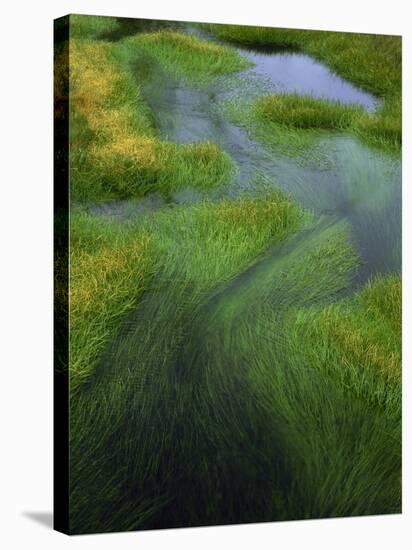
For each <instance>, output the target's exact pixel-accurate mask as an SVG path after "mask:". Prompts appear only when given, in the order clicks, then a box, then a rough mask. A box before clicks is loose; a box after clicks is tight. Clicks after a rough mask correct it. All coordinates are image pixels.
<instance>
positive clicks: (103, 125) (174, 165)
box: [70, 16, 245, 203]
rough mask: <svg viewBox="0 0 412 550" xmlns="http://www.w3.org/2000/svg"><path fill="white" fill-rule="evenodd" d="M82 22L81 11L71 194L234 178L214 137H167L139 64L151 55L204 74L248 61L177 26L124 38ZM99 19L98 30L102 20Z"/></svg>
mask: <svg viewBox="0 0 412 550" xmlns="http://www.w3.org/2000/svg"><path fill="white" fill-rule="evenodd" d="M79 21H83V20H82V19H81V16H77V19H75V23H74V25H73V29H72V40H71V44H70V91H71V94H70V109H71V110H70V113H71V120H70V124H71V143H70V145H71V158H70V161H71V198H72V199H73V200H74V201H80V202H84V203H91V202H98V201H102V200H111V199H116V198H120V199H126V198H130V197H139V196H143V195H145V194H147V193H150V192H154V191H160V192H161V193H163V194H164V195H166V196H170V195H171V194H173V192H175V191H177V190H179V189H183V188H186V187H190V188H200V189H205V188H210V187H216V186H218V185H221V184H222V183H224V182H225V181H227V180H228V179H229V177H230V175H231V173H232V170H233V167H232V163H231V161H230V159H229V157H228V156H227V155H226V154H225V153H224V152H223V151H222V150H221V149H219V148H218V147H217V145H215V144H214V143H211V142H204V143H193V144H182V145H179V144H176V143H172V142H167V141H163V140H162V139H160V138H159V136H158V135H157V133H156V129H155V128H154V125H153V119H152V117H151V113H150V110H149V109H148V107H147V105H146V102H145V100H144V97H143V94H142V92H141V86H139V84H137V83H136V80H135V77H134V76H133V72H132V64H133V62H135V61H136V60H138V59H139V58H143V57H144V58H147V56H148V55H150V56H151V59H152V62H153V63H156V62H158V63H160V64H162V65H164V66H165V67H167V68H168V70H169V72H170V74H173V75H176V76H179V78H192V77H194V75H195V74H196V71H199V67H200V68H201V72H198V73H197V74H201V75H202V77H203V78H212V77H214V76H216V75H218V74H222V73H224V72H227V71H233V70H239V69H240V68H243V67H244V64H245V62H244V60H242V58H241V57H240V56H238V55H237V54H236V53H234V52H232V51H231V50H230V49H228V48H224V47H221V46H215V45H211V44H209V43H207V42H203V41H201V40H199V39H197V38H194V37H189V36H184V35H180V34H178V33H173V32H169V31H160V32H156V33H152V34H144V33H143V34H139V35H138V36H137V37H131V38H129V39H127V40H125V41H124V42H122V43H118V44H117V43H109V42H104V41H101V40H100V41H99V40H94V39H89V38H82V36H85V35H87V32H86V30H87V29H88V27H87V24H88V23H87V24H86V23H81V24H80V25H79ZM92 23H93V24H92V31H91V34H92V35H93V33H94V32H96V33H97V30H96V31H94V29H95V27H96V28H97V29H98V30H99V31H101V29H102V24H101V22H100V19H99V20H98V21H97V22H96V21H95V20H94V19H93V21H92ZM97 23H99V24H97ZM140 85H141V82H140Z"/></svg>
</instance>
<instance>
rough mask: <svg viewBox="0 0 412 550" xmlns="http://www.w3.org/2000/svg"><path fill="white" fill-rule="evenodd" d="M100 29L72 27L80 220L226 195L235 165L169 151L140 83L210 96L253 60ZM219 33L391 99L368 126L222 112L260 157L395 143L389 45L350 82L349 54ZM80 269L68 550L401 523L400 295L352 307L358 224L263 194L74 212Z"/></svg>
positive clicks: (377, 283) (381, 181)
mask: <svg viewBox="0 0 412 550" xmlns="http://www.w3.org/2000/svg"><path fill="white" fill-rule="evenodd" d="M76 17H77V16H76ZM110 25H111V23H110V24H109V22H108V21H103V18H92V19H89V18H87V21H86V20H85V19H84V18H79V19H78V20H77V19H74V27H73V34H72V42H71V52H70V53H71V56H70V57H71V83H70V84H71V107H72V109H71V140H72V141H71V146H72V155H71V163H72V164H71V176H72V181H71V198H72V200H73V202H75V203H85V204H86V205H88V204H89V203H97V202H100V201H102V200H114V199H129V198H132V197H141V196H143V195H145V194H148V193H151V192H153V191H156V192H161V193H162V194H163V195H165V196H166V197H170V195H172V194H173V192H174V191H177V190H179V189H182V188H185V187H188V188H192V189H193V188H194V189H196V188H198V189H205V188H208V187H216V186H218V185H222V184H223V183H224V182H225V181H227V179H228V178H229V177H230V175H231V173H232V169H233V167H232V164H231V162H230V159H229V157H228V156H226V154H225V153H224V152H223V151H222V150H221V149H219V148H218V147H217V146H216V145H214V144H213V143H195V144H187V145H180V144H176V143H173V142H167V141H164V140H162V139H160V137H159V136H158V134H157V132H156V128H155V126H154V122H153V113H151V111H150V109H149V108H148V106H147V103H146V101H145V98H144V94H143V91H142V88H141V87H140V85H139V82H137V83H136V80H135V77H134V75H133V71H134V69H133V67H135V65H134V63H135V62H136V61H139V60H143V61H144V62H148V63H149V64H153V65H156V64H158V65H159V66H160V67H161V68H162V71H164V72H166V74H168V75H170V78H173V79H179V80H181V81H183V82H184V83H185V85H191V86H201V85H203V83H205V82H207V81H208V80H210V79H212V78H215V77H217V76H219V75H222V74H227V73H230V72H233V71H237V70H240V69H241V68H244V67H245V66H246V65H245V62H244V60H242V58H240V57H239V56H238V55H237V54H236V53H234V51H233V50H231V49H230V48H226V47H224V46H221V45H217V44H210V43H208V42H204V41H202V40H199V39H197V38H194V37H191V36H185V35H183V34H178V33H175V32H170V31H161V32H156V33H151V34H148V33H141V34H139V35H136V36H133V37H130V38H127V39H124V40H121V41H120V42H117V43H114V42H113V43H110V42H105V41H103V40H99V37H101V36H102V34H103V35H105V34H107V33H109V34H110V33H111V32H112V31H116V32H117V30H118V29H117V28H113V29H111V28H110ZM219 29H223V30H224V29H226V30H225V32H226V34H227V36H224V38H230V39H231V40H241V39H243V40H244V41H247V40H250V41H251V42H250V43H251V44H256V43H260V44H261V45H265V46H267V45H268V41H269V42H270V41H272V42H271V45H277V46H278V47H283V48H297V49H303V50H304V51H308V52H309V53H311V54H312V55H316V56H318V57H319V58H322V56H323V58H322V59H323V60H324V61H326V62H328V63H329V64H330V65H331V66H333V63H335V64H336V67H335V66H334V68H335V70H339V71H340V72H341V74H344V71H345V70H347V73H348V74H344V76H346V77H347V78H350V79H351V80H353V81H356V78H358V79H359V80H358V83H359V84H362V85H363V86H364V87H365V88H367V86H368V85H367V84H366V82H367V81H368V79H370V82H372V80H373V79H372V74H374V75H375V76H374V79H375V80H376V84H375V89H374V91H375V93H379V94H380V95H381V96H382V97H384V99H385V102H384V105H383V107H382V113H381V114H379V115H376V116H373V117H371V116H370V115H367V114H366V113H364V112H363V111H361V110H360V109H357V108H352V107H345V106H342V105H338V104H335V103H330V102H323V101H319V100H314V99H308V98H297V97H296V96H281V97H278V96H276V97H268V98H259V99H257V100H256V103H255V104H254V105H253V106H250V105H248V106H245V105H243V104H241V103H238V104H236V100H235V101H233V102H232V104H231V105H230V106H229V107H228V110H229V111H230V110H231V116H232V118H234V119H237V121H238V122H239V123H241V124H245V125H246V126H250V127H253V131H254V132H255V133H256V134H255V135H256V136H257V137H258V138H259V139H262V140H267V141H268V142H269V143H271V144H272V145H273V144H275V143H277V145H278V146H279V145H280V146H281V147H283V148H284V150H285V151H289V154H292V155H293V154H295V153H296V152H299V154H300V155H305V154H308V155H309V156H311V155H312V156H313V155H314V154H316V151H315V149H316V139H315V138H317V137H319V136H321V135H326V134H322V133H321V132H322V131H323V130H325V131H328V132H329V131H330V130H336V131H340V130H345V131H347V130H352V131H355V128H356V131H357V132H358V133H359V134H360V133H361V132H363V136H364V137H365V139H368V140H371V142H373V141H374V142H375V143H378V144H380V146H383V147H386V148H387V147H388V143H389V142H390V141H391V140H392V141H394V140H395V141H396V139H397V136H398V126H397V123H396V117H397V116H398V110H399V105H397V104H396V97H397V96H396V93H395V92H394V93H392V91H393V90H395V88H396V86H395V84H394V82H395V81H396V78H395V76H396V75H395V73H396V70H397V69H396V67H395V66H393V67H390V66H389V65H390V64H389V62H388V61H387V60H386V58H385V56H383V54H382V52H386V53H387V54H388V59H389V60H392V61H393V62H395V60H396V51H397V49H396V48H398V46H397V42H396V40H395V39H393V40H392V39H390V40H389V41H388V42H387V41H385V40H383V41H382V44H381V43H380V42H379V41H376V40H375V39H374V40H372V39H369V38H368V39H364V38H363V37H362V36H361V35H356V36H354V37H352V38H353V43H354V44H355V46H356V48H357V50H358V52H357V54H356V55H357V56H358V57H356V56H355V54H354V53H353V52H351V55H352V58H353V59H356V61H357V63H352V64H353V65H356V66H355V67H354V68H353V69H352V72H351V73H350V71H349V69H348V68H346V69H345V67H346V64H348V63H349V58H348V59H346V56H347V55H348V54H347V53H346V51H343V50H345V48H349V49H350V47H351V46H350V43H349V41H348V38H347V35H343V34H342V35H341V34H339V35H337V36H335V35H334V33H325V34H324V33H316V32H312V31H310V32H308V33H306V34H305V33H304V32H303V33H302V31H284V32H278V31H279V30H277V29H274V30H273V29H261V30H259V31H257V30H254V31H250V30H248V29H250V28H241V29H240V30H239V31H236V32H238V36H239V37H240V38H236V36H235V35H233V34H231V32H232V31H231V27H230V28H229V27H225V26H224V27H220V26H219ZM229 31H230V32H229ZM215 32H217V31H216V29H215ZM219 32H220V31H219ZM299 36H300V38H299ZM357 36H360V38H359V39H358V38H357ZM242 37H243V38H242ZM342 37H343V38H342ZM275 39H276V40H275ZM369 40H370V43H369ZM276 41H277V44H275V42H276ZM372 44H373V46H374V48H375V49H376V50H378V54H377V58H378V59H379V62H380V63H381V64H383V65H384V66H383V67H381V66H380V65H379V64H377V63H375V58H373V60H371V61H370V66H368V69H367V70H365V71H364V72H365V73H366V74H364V75H361V73H362V63H366V61H367V54H368V55H369V54H370V53H371V52H372V49H373V48H372ZM390 44H392V46H390ZM327 45H328V46H329V50H328V48H326V46H327ZM391 48H392V50H393V51H392V50H391ZM315 50H316V51H318V54H316V53H315ZM381 54H382V55H381ZM327 56H329V60H328V59H327ZM391 56H392V57H391ZM349 57H350V56H349ZM345 60H346V61H345ZM339 63H341V64H342V70H340V69H339V68H338V67H337V66H338V65H339ZM143 64H144V63H143ZM349 73H350V74H349ZM138 74H139V78H140V79H142V78H144V73H138ZM199 74H200V76H199ZM385 75H386V76H385ZM361 76H362V78H363V79H364V82H363V83H362V82H360V79H361ZM140 84H141V82H140ZM379 86H380V87H381V89H380V91H378V88H379ZM385 86H386V87H385ZM372 91H373V90H372ZM62 93H63V92H62ZM392 102H393V103H392ZM394 121H395V122H394ZM392 123H394V124H392ZM374 124H377V125H379V129H377V128H376V127H375V126H374ZM384 128H385V131H384ZM394 148H396V147H395V146H394ZM309 149H310V151H309ZM339 158H340V161H341V162H343V163H345V159H348V162H349V163H350V166H347V167H345V166H344V167H343V168H344V170H343V172H342V174H343V175H342V184H343V185H342V193H344V194H345V196H346V194H347V197H348V201H352V202H356V203H357V204H362V205H363V207H364V212H365V219H366V216H367V214H368V208H369V209H370V210H371V211H373V212H375V211H377V205H381V204H384V203H385V202H386V200H387V194H386V185H385V184H386V175H382V174H379V166H380V165H378V167H375V168H374V170H375V172H373V171H372V172H371V171H370V170H366V173H367V178H372V179H373V180H374V181H373V182H372V183H373V184H374V186H375V187H374V188H375V193H374V197H372V198H370V197H369V198H368V196H367V192H368V190H370V180H369V179H367V178H366V177H365V162H366V161H365V158H364V157H363V156H362V158H360V159H357V158H356V157H355V156H354V151H353V150H352V149H348V151H347V155H346V157H345V156H343V157H342V156H340V157H339ZM371 174H372V175H371ZM375 175H376V176H377V177H375ZM359 178H360V179H359ZM262 189H263V188H262ZM322 199H323V197H322ZM319 200H320V199H319ZM368 223H369V222H368ZM381 225H382V224H381ZM70 247H71V248H70V285H71V287H70V324H71V332H70V383H71V388H70V389H71V402H70V423H71V425H70V440H71V441H70V531H71V532H72V533H87V532H96V531H103V532H104V531H113V530H131V529H143V528H144V529H148V528H156V527H183V526H196V525H212V524H221V523H239V522H256V521H274V520H290V519H304V518H316V517H335V516H353V515H367V514H385V513H396V512H399V510H400V505H401V504H400V474H401V472H400V469H401V468H400V467H401V453H400V443H401V434H400V431H401V430H400V427H401V426H400V416H401V414H400V405H401V380H400V357H401V335H400V326H401V300H400V298H401V285H400V277H399V275H397V274H393V275H388V276H386V277H377V278H376V279H374V280H372V281H370V282H369V283H368V284H367V285H365V286H364V287H363V288H362V289H360V290H359V291H358V292H357V293H356V294H354V295H352V294H351V293H350V292H351V287H352V284H353V279H354V276H355V274H356V270H357V267H358V264H359V262H360V258H359V257H358V254H357V252H356V250H355V249H354V246H353V243H352V235H351V230H350V225H349V224H348V223H346V222H345V221H343V220H341V221H336V220H334V219H331V217H322V218H320V219H317V220H315V218H314V216H313V214H312V213H310V212H307V211H304V210H303V209H302V208H300V207H299V206H298V205H297V204H295V203H293V202H292V201H291V200H290V199H289V198H288V197H287V196H285V195H284V194H282V193H280V192H270V193H269V192H268V189H267V188H266V189H265V190H264V192H263V190H262V194H261V195H259V196H255V197H253V198H251V197H246V196H244V197H240V198H237V199H233V198H232V199H229V198H228V199H224V200H220V201H219V202H212V201H203V202H199V203H197V204H195V205H191V206H172V205H170V206H166V207H163V208H161V209H158V210H153V211H146V212H144V213H139V214H138V215H136V216H135V217H132V218H130V219H128V220H122V219H119V218H118V219H114V218H110V217H108V216H103V215H95V216H93V215H91V214H89V213H87V211H86V210H83V209H80V208H79V206H77V208H76V209H75V210H74V211H73V212H72V214H71V219H70ZM58 260H59V258H58V257H57V261H58ZM57 282H58V283H59V281H57Z"/></svg>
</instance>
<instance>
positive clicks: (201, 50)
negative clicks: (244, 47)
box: [125, 31, 252, 84]
mask: <svg viewBox="0 0 412 550" xmlns="http://www.w3.org/2000/svg"><path fill="white" fill-rule="evenodd" d="M125 46H126V47H127V48H128V49H130V52H131V55H133V53H134V54H136V53H139V54H146V55H150V57H152V58H153V60H154V61H157V62H158V63H160V64H161V66H162V67H163V68H164V69H165V70H166V71H167V72H169V73H171V74H172V75H174V76H175V77H177V78H180V79H183V80H184V81H185V82H188V83H192V84H193V83H195V84H199V83H201V82H202V81H203V82H205V81H208V80H210V79H211V78H214V77H216V76H220V75H224V74H227V73H231V72H235V71H240V70H242V69H246V68H248V67H250V66H251V65H252V64H251V62H250V61H248V60H247V59H245V58H243V57H241V56H240V55H239V54H238V53H237V52H236V51H234V50H233V49H231V48H228V47H226V46H221V45H219V44H214V43H212V42H208V41H206V40H201V39H199V38H197V37H195V36H190V35H187V34H183V33H178V32H172V31H158V32H155V33H147V34H138V35H135V36H132V37H130V38H128V39H126V40H125Z"/></svg>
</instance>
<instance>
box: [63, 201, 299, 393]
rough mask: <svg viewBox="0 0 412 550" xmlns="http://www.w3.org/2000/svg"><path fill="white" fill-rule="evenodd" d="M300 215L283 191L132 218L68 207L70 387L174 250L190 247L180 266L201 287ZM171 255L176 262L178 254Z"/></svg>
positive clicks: (247, 258) (290, 225) (250, 254)
mask: <svg viewBox="0 0 412 550" xmlns="http://www.w3.org/2000/svg"><path fill="white" fill-rule="evenodd" d="M300 216H301V214H300V213H299V210H298V208H297V207H296V206H295V205H294V204H292V203H291V202H289V201H288V200H287V198H286V197H284V196H283V195H280V194H272V195H270V196H269V197H268V196H266V197H265V198H256V199H249V198H245V199H238V200H236V201H222V202H220V203H208V202H206V203H201V204H199V205H197V206H192V207H190V208H188V207H179V208H177V207H176V208H173V209H166V210H163V211H159V212H156V213H153V214H148V215H146V217H145V218H144V220H142V221H140V220H138V221H135V222H133V221H130V222H123V223H119V222H118V221H117V220H114V221H110V220H106V219H105V218H99V217H98V216H92V215H90V214H86V213H84V212H80V213H76V214H73V215H72V217H71V233H70V235H71V254H70V326H71V333H70V352H71V359H70V380H71V390H72V391H73V392H75V391H76V390H77V389H78V387H79V386H80V385H81V384H82V383H84V381H86V380H87V379H88V378H89V377H90V375H91V374H92V373H93V372H94V369H95V366H96V363H97V360H98V358H99V356H100V355H101V352H102V350H103V349H104V346H105V344H106V343H107V341H108V338H109V337H111V336H113V334H114V333H115V331H116V328H117V327H118V325H119V322H120V320H121V319H123V318H124V316H125V314H126V313H127V312H129V311H131V310H132V309H133V308H134V307H135V306H136V303H137V300H138V299H139V297H140V295H141V293H142V292H143V290H144V289H145V288H146V287H147V284H148V281H149V279H150V278H151V276H152V275H153V274H154V273H155V272H156V271H157V270H158V269H159V266H160V265H162V263H166V265H168V266H172V267H173V260H172V258H171V257H169V256H170V255H171V254H172V255H173V254H176V253H178V254H183V253H185V254H186V255H187V256H189V255H190V261H189V260H188V259H187V258H186V259H185V260H184V261H185V262H187V265H186V266H185V267H186V269H188V268H189V267H190V269H191V270H193V271H192V272H191V273H190V279H191V280H192V281H193V283H192V284H193V285H196V288H197V291H200V290H201V289H203V287H206V288H207V287H208V286H210V284H212V283H211V281H212V282H213V281H215V282H217V281H219V280H220V279H224V278H225V277H227V276H229V275H230V274H231V270H233V267H231V266H235V268H236V269H240V267H242V266H244V265H246V263H247V262H249V261H250V259H251V258H252V257H253V256H254V255H257V254H259V253H260V252H261V251H262V249H263V248H264V247H265V246H266V245H267V244H268V243H269V242H270V241H271V240H273V239H274V240H280V239H282V238H284V237H285V236H286V235H287V234H288V233H289V232H290V231H292V230H294V229H295V228H296V226H297V224H298V221H299V218H300ZM217 250H219V253H217V252H216V251H217ZM176 261H177V262H178V264H179V265H180V264H181V262H182V261H183V259H180V260H179V259H178V258H176ZM180 268H181V269H184V266H180ZM186 276H189V274H187V275H186ZM195 292H196V291H195V289H193V293H194V295H195Z"/></svg>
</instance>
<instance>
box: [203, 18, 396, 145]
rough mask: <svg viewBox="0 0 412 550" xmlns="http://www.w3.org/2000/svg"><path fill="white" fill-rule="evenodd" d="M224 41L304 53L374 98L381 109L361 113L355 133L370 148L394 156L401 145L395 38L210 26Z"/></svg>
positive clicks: (238, 26)
mask: <svg viewBox="0 0 412 550" xmlns="http://www.w3.org/2000/svg"><path fill="white" fill-rule="evenodd" d="M206 28H207V29H208V30H209V31H211V32H212V33H213V34H215V35H216V36H218V37H219V38H222V39H224V40H229V41H233V42H235V43H239V44H243V45H246V46H250V47H259V46H260V47H266V48H268V47H269V48H273V49H275V50H276V49H281V50H295V51H304V52H306V53H308V54H310V55H312V56H313V57H315V58H317V59H319V60H320V61H323V62H325V63H327V64H328V65H329V66H330V67H331V68H332V69H333V70H334V71H336V72H337V73H338V74H340V75H342V76H343V77H345V78H347V79H348V80H350V81H352V82H354V83H355V84H358V85H359V86H361V87H362V88H363V89H365V90H367V91H369V92H372V93H374V94H376V95H377V96H378V97H380V98H381V99H382V100H383V105H382V106H381V107H379V108H378V110H377V111H376V113H373V114H369V113H366V112H365V113H364V115H363V117H362V120H361V121H360V123H359V125H358V127H357V132H358V133H359V135H360V136H361V137H362V138H363V139H365V140H366V141H367V142H368V143H370V144H371V145H375V146H379V147H381V148H384V149H387V150H390V151H399V150H400V147H401V143H402V115H401V110H402V101H401V93H402V91H401V87H402V84H401V83H402V39H401V37H400V36H383V35H372V34H357V33H342V32H331V31H310V30H297V29H275V28H267V27H252V26H250V27H249V26H241V25H218V24H209V25H206Z"/></svg>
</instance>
